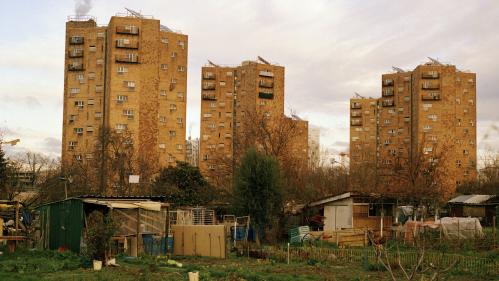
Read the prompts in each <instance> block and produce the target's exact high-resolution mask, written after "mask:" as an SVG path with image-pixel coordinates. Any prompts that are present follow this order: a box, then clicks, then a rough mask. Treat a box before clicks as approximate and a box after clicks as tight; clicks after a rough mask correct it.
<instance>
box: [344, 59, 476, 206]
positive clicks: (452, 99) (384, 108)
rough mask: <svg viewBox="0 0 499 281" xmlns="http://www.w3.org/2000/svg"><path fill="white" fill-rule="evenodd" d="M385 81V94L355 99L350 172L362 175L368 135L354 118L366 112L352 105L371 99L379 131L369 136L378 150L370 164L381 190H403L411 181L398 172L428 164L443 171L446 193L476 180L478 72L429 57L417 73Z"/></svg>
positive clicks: (387, 76)
mask: <svg viewBox="0 0 499 281" xmlns="http://www.w3.org/2000/svg"><path fill="white" fill-rule="evenodd" d="M381 80H382V81H381V86H382V87H381V88H382V90H381V91H382V93H381V98H379V99H377V100H368V99H360V100H357V99H352V100H351V118H350V125H351V126H350V132H351V133H350V155H351V159H350V163H351V164H350V167H351V173H358V167H359V166H360V165H361V164H362V163H364V162H362V161H364V159H363V158H362V157H359V155H362V153H363V152H362V150H363V146H360V143H359V140H360V139H362V135H361V134H365V133H366V131H365V130H364V129H365V128H364V127H363V126H364V124H365V123H364V122H365V118H359V116H354V115H358V114H361V113H360V112H362V113H364V112H363V111H360V110H359V111H357V110H354V109H353V107H354V104H355V105H359V106H361V107H364V106H365V105H364V104H366V103H370V104H376V106H375V109H374V110H375V112H376V114H375V116H376V118H375V120H376V122H375V123H374V124H375V125H374V127H375V132H376V134H375V137H374V138H372V137H373V135H372V134H371V139H370V142H369V144H368V146H369V147H375V151H376V154H375V161H374V162H371V163H375V166H374V167H375V168H374V171H373V173H374V175H375V179H376V186H377V187H378V189H381V190H383V191H386V192H388V193H397V192H399V191H400V190H403V189H404V188H406V187H407V186H408V182H407V181H408V179H407V178H405V177H398V176H397V174H404V173H406V174H415V171H416V170H415V169H417V167H429V166H428V163H429V164H430V165H435V166H438V167H440V168H441V170H443V171H445V176H443V177H440V178H439V181H440V185H441V186H442V187H443V191H442V192H443V194H442V195H443V196H444V197H448V196H450V195H451V194H452V193H453V192H454V191H455V189H456V187H457V185H459V184H461V183H463V182H465V181H470V180H473V179H475V178H476V176H477V171H476V161H477V155H476V74H475V73H470V72H464V71H460V70H458V69H456V67H455V66H454V65H448V64H442V63H440V62H438V61H436V60H431V61H430V62H428V63H425V64H422V65H419V66H417V67H416V68H415V69H414V70H413V71H403V70H401V69H397V71H395V72H394V73H390V74H383V75H382V79H381ZM354 112H355V113H354ZM368 130H369V131H371V130H372V128H369V129H368ZM370 155H372V149H371V150H370ZM401 159H402V160H401ZM404 160H406V161H404ZM425 165H426V166H425ZM354 184H355V183H354ZM354 187H355V186H354ZM356 187H359V186H358V185H357V186H356Z"/></svg>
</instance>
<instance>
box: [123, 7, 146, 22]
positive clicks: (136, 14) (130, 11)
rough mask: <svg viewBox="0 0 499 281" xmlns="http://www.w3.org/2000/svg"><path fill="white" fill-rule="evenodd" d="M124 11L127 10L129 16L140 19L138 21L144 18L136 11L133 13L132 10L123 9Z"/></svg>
mask: <svg viewBox="0 0 499 281" xmlns="http://www.w3.org/2000/svg"><path fill="white" fill-rule="evenodd" d="M125 10H127V11H128V12H129V13H130V14H132V15H134V16H136V17H138V18H140V19H143V18H144V16H143V15H142V14H141V13H139V12H137V11H134V10H132V9H128V8H127V7H125Z"/></svg>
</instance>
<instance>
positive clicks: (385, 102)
mask: <svg viewBox="0 0 499 281" xmlns="http://www.w3.org/2000/svg"><path fill="white" fill-rule="evenodd" d="M381 105H382V106H383V107H389V106H395V103H394V102H393V100H392V99H385V100H383V101H382V102H381Z"/></svg>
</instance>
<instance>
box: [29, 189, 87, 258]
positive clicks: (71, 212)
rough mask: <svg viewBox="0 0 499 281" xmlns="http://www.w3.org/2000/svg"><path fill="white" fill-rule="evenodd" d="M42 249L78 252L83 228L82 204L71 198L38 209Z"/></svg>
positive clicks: (78, 200)
mask: <svg viewBox="0 0 499 281" xmlns="http://www.w3.org/2000/svg"><path fill="white" fill-rule="evenodd" d="M38 210H39V211H40V232H41V238H42V239H41V240H42V247H43V248H44V249H51V250H56V249H59V248H61V247H63V248H65V249H69V250H71V251H73V252H75V253H79V252H80V243H81V238H82V232H83V227H84V212H83V202H82V200H81V199H78V198H72V199H67V200H64V201H58V202H53V203H49V204H46V205H42V206H40V207H38Z"/></svg>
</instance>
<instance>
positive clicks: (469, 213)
mask: <svg viewBox="0 0 499 281" xmlns="http://www.w3.org/2000/svg"><path fill="white" fill-rule="evenodd" d="M448 204H449V209H450V216H452V217H473V218H479V219H480V220H481V222H482V224H483V225H492V219H493V217H494V216H496V208H497V207H499V196H496V195H481V194H469V195H459V196H457V197H455V198H453V199H451V200H449V202H448Z"/></svg>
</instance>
